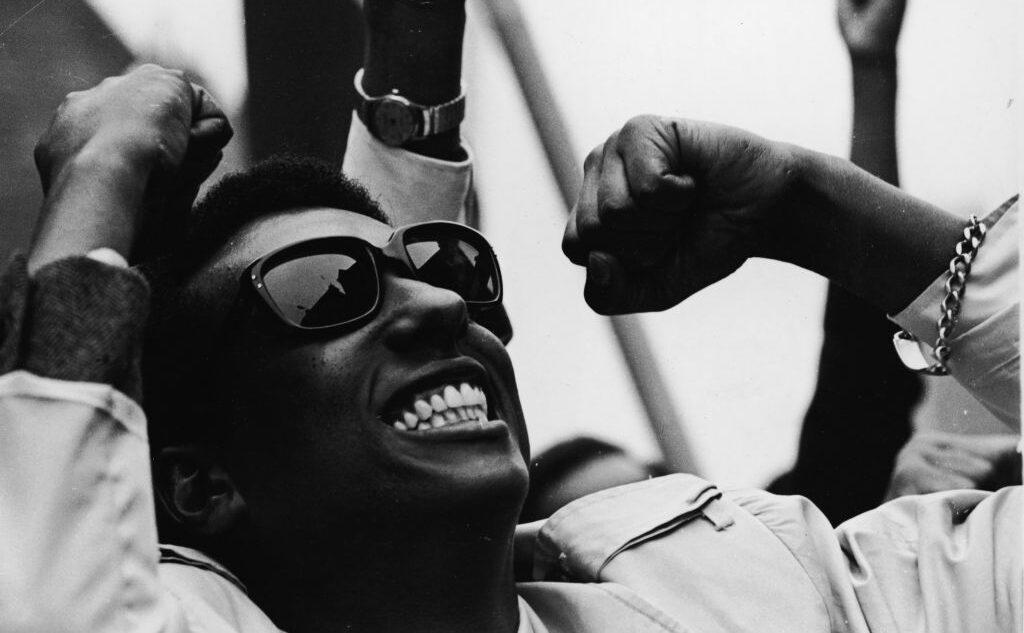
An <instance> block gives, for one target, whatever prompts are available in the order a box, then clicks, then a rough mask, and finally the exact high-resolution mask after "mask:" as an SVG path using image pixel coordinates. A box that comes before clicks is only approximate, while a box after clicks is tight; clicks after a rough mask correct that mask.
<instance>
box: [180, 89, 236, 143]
mask: <svg viewBox="0 0 1024 633" xmlns="http://www.w3.org/2000/svg"><path fill="white" fill-rule="evenodd" d="M191 88H192V125H191V127H190V129H189V136H190V138H189V148H190V149H191V148H192V146H193V145H195V146H196V147H197V149H198V150H199V151H203V152H215V151H218V150H220V149H221V148H223V147H224V146H225V145H227V143H228V141H229V140H231V137H232V136H233V134H234V130H232V128H231V123H230V122H229V121H228V117H227V115H226V114H224V111H223V110H222V109H221V108H220V106H219V105H217V102H216V101H214V99H213V97H212V96H211V95H210V93H209V92H208V91H207V90H206V89H205V88H203V87H202V86H200V85H198V84H194V83H193V84H191Z"/></svg>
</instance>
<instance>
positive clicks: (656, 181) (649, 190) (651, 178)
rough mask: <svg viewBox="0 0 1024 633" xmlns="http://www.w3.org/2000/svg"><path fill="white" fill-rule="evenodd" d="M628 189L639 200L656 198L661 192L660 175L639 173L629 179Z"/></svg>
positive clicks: (649, 172)
mask: <svg viewBox="0 0 1024 633" xmlns="http://www.w3.org/2000/svg"><path fill="white" fill-rule="evenodd" d="M629 189H630V191H631V192H632V193H633V195H634V196H635V197H637V198H639V199H641V200H646V199H650V198H655V197H658V196H659V195H660V194H661V191H662V179H661V174H657V173H654V172H651V171H641V172H639V173H637V174H635V175H634V176H633V177H632V178H631V179H630V183H629Z"/></svg>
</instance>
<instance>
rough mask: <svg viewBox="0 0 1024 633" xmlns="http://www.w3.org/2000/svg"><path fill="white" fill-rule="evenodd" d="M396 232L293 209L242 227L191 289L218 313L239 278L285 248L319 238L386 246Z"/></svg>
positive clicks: (320, 210) (322, 210) (360, 218)
mask: <svg viewBox="0 0 1024 633" xmlns="http://www.w3.org/2000/svg"><path fill="white" fill-rule="evenodd" d="M392 231H393V229H392V228H391V227H390V226H388V225H387V224H384V223H383V222H378V221H377V220H374V219H373V218H370V217H367V216H365V215H362V214H360V213H355V212H353V211H345V210H343V209H332V208H329V207H309V208H300V209H292V210H288V211H283V212H281V213H275V214H273V215H268V216H264V217H261V218H258V219H256V220H253V221H252V222H249V223H248V224H246V225H244V226H242V228H241V229H239V230H238V231H237V232H236V233H235V234H234V235H233V236H232V237H231V239H229V240H228V241H227V242H226V243H225V244H224V246H222V247H221V248H220V250H218V251H217V252H216V253H215V254H214V255H213V257H211V258H210V260H209V261H208V262H207V263H206V264H205V265H204V266H203V267H201V268H200V269H199V270H198V271H197V272H196V274H195V275H194V276H193V277H192V280H191V282H190V283H189V285H190V286H191V287H192V288H193V290H194V291H197V292H198V293H199V294H200V295H201V296H206V297H207V298H209V299H210V300H211V304H208V305H209V306H210V307H211V308H213V309H214V311H217V306H218V304H221V303H225V302H230V300H231V299H232V298H233V297H234V294H235V290H236V289H237V285H238V279H239V275H241V274H242V271H243V270H244V269H245V267H246V266H248V265H249V264H251V263H252V262H253V261H255V260H256V259H258V258H260V257H262V256H263V255H266V254H267V253H270V252H271V251H274V250H277V249H278V248H281V247H282V246H287V245H289V244H294V243H295V242H301V241H303V240H309V239H314V238H317V237H328V236H335V235H346V236H351V237H358V238H361V239H364V240H366V241H367V242H370V243H371V244H376V245H382V244H384V243H385V242H386V241H387V239H388V238H389V237H390V236H391V233H392Z"/></svg>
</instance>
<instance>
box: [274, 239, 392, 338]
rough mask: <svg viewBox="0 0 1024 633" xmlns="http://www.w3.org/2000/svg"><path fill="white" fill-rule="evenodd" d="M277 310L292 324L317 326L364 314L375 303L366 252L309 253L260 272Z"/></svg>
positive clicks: (373, 271)
mask: <svg viewBox="0 0 1024 633" xmlns="http://www.w3.org/2000/svg"><path fill="white" fill-rule="evenodd" d="M263 283H264V284H265V285H266V289H267V293H268V294H269V295H270V297H271V298H272V299H273V301H274V304H275V305H276V306H277V308H278V310H280V311H281V313H282V314H283V315H284V316H285V318H287V319H288V320H289V321H291V322H292V323H294V324H295V325H299V326H302V327H306V328H320V327H328V326H332V325H339V324H341V323H346V322H348V321H352V320H353V319H356V318H359V317H361V316H363V315H365V314H366V313H367V312H369V311H370V310H372V309H373V307H374V305H375V304H376V302H377V295H378V291H379V286H378V283H377V272H376V269H375V268H374V265H373V260H372V258H371V257H370V255H369V253H361V252H353V253H351V254H343V253H336V252H335V253H312V254H309V255H304V256H302V257H297V258H295V259H289V260H286V261H283V262H281V263H280V264H278V265H276V266H273V267H272V268H270V269H269V270H264V271H263Z"/></svg>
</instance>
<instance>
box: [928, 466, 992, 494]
mask: <svg viewBox="0 0 1024 633" xmlns="http://www.w3.org/2000/svg"><path fill="white" fill-rule="evenodd" d="M914 487H915V488H916V489H917V490H918V494H931V493H933V492H945V491H947V490H974V489H975V488H976V487H977V486H976V485H975V483H974V482H973V481H971V480H970V479H969V478H967V477H964V476H963V475H958V474H956V473H948V472H942V471H932V472H930V473H928V474H927V475H924V476H921V477H919V478H918V479H917V480H916V481H915V482H914Z"/></svg>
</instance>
